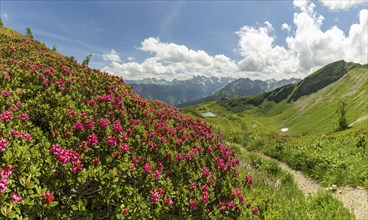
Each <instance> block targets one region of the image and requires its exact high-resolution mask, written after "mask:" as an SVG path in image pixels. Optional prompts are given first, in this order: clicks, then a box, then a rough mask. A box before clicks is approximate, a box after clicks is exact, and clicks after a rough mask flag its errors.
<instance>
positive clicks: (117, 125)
mask: <svg viewBox="0 0 368 220" xmlns="http://www.w3.org/2000/svg"><path fill="white" fill-rule="evenodd" d="M113 124H114V132H115V133H120V132H123V127H122V126H121V124H120V121H114V123H113Z"/></svg>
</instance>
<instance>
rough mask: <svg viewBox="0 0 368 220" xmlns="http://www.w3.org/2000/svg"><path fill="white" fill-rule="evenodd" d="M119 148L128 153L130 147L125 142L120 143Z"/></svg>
mask: <svg viewBox="0 0 368 220" xmlns="http://www.w3.org/2000/svg"><path fill="white" fill-rule="evenodd" d="M120 150H121V151H122V152H123V153H126V154H128V153H129V152H130V148H129V146H128V145H127V144H123V143H122V144H120Z"/></svg>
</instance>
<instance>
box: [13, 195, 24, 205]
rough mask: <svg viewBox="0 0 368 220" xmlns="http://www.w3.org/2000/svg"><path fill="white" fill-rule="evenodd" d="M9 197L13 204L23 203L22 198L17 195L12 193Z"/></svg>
mask: <svg viewBox="0 0 368 220" xmlns="http://www.w3.org/2000/svg"><path fill="white" fill-rule="evenodd" d="M10 196H11V198H12V200H13V202H14V203H17V202H23V199H22V197H21V196H20V195H19V194H17V193H12V194H11V195H10Z"/></svg>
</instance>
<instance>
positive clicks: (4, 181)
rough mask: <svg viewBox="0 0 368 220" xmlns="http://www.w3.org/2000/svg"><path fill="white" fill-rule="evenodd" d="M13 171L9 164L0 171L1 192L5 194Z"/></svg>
mask: <svg viewBox="0 0 368 220" xmlns="http://www.w3.org/2000/svg"><path fill="white" fill-rule="evenodd" d="M12 173H13V170H12V169H11V168H10V167H9V166H4V167H2V168H1V171H0V194H3V193H4V192H5V190H7V189H8V179H9V176H10V175H11V174H12Z"/></svg>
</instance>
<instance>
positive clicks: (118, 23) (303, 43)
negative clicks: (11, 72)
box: [0, 0, 368, 79]
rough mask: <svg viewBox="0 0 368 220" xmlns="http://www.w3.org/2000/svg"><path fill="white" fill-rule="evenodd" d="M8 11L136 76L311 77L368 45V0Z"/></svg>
mask: <svg viewBox="0 0 368 220" xmlns="http://www.w3.org/2000/svg"><path fill="white" fill-rule="evenodd" d="M0 13H1V17H2V20H3V23H4V24H5V25H6V26H8V27H10V28H13V29H15V30H17V31H19V32H21V33H25V28H26V27H27V26H30V27H31V29H32V31H33V35H34V36H35V38H36V39H37V40H40V41H42V42H45V43H46V45H47V46H49V47H50V48H51V47H52V46H53V45H56V46H57V48H58V51H60V52H61V53H63V54H64V55H67V56H74V57H76V58H77V59H78V60H79V61H82V60H83V58H84V57H85V56H87V55H88V54H91V53H92V54H93V57H92V59H91V62H90V66H92V67H95V68H100V69H102V70H104V71H108V72H110V73H112V74H116V75H121V76H123V77H124V78H127V79H139V78H146V77H156V78H164V79H173V78H179V79H185V78H189V77H191V76H193V75H207V76H217V77H220V76H235V77H250V78H261V79H263V78H277V79H281V78H290V77H304V76H306V75H307V74H309V73H310V72H312V71H314V70H316V69H317V68H319V67H321V66H323V65H326V64H328V63H329V62H333V61H335V60H339V59H345V60H348V61H354V62H360V63H366V62H367V54H368V53H367V51H366V50H365V49H362V45H365V46H364V48H365V47H366V46H367V40H366V38H367V37H366V36H367V1H366V0H364V1H363V0H362V1H356V2H354V1H331V0H329V1H313V2H312V1H294V2H293V1H187V2H185V1H4V0H2V1H1V2H0ZM322 17H323V18H322ZM354 25H356V28H354ZM364 38H365V39H364ZM359 45H360V46H359ZM347 50H349V51H347ZM331 54H333V55H331Z"/></svg>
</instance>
